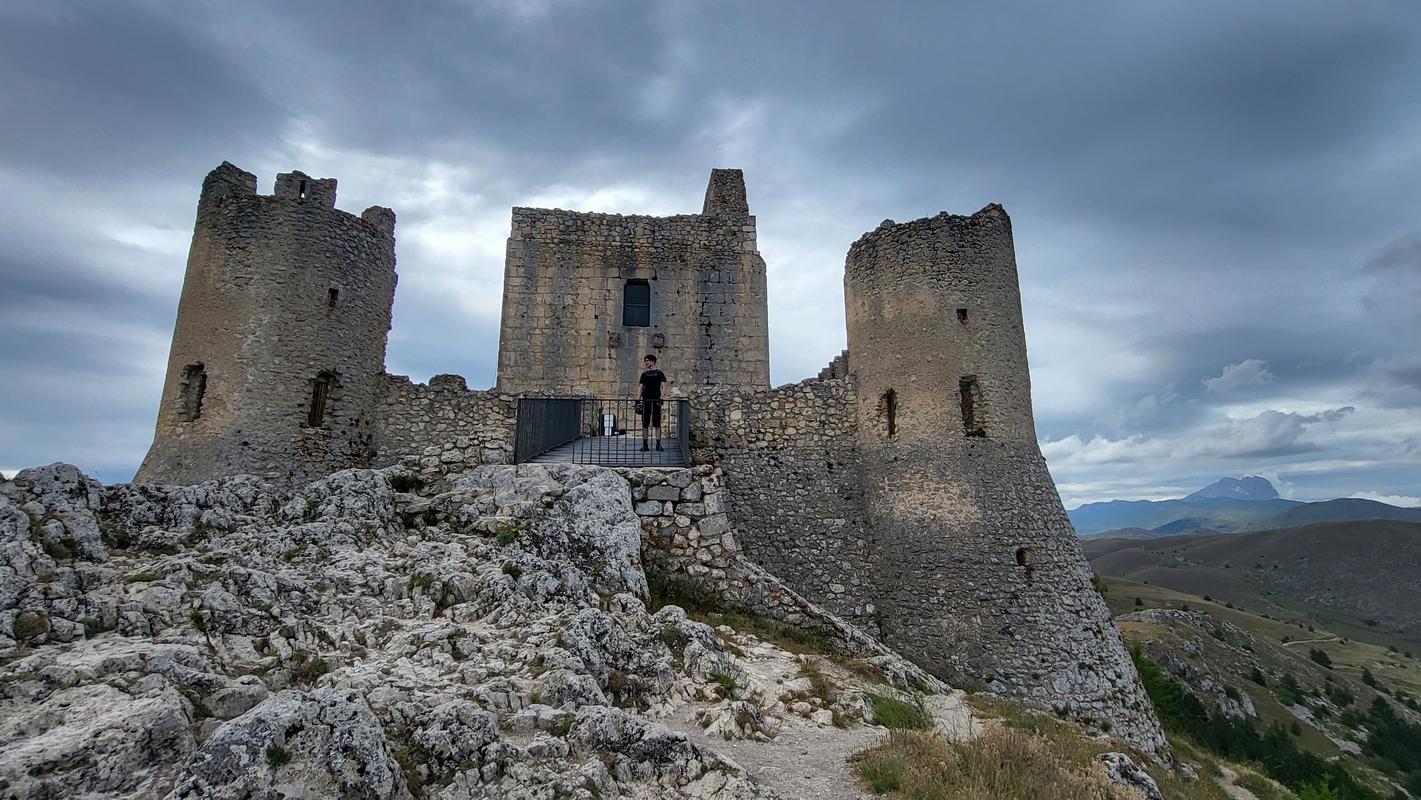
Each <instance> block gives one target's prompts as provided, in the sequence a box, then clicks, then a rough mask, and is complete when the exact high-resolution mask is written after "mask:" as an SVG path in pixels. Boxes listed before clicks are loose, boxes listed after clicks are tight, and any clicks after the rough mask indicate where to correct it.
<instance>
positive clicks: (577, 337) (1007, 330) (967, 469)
mask: <svg viewBox="0 0 1421 800" xmlns="http://www.w3.org/2000/svg"><path fill="white" fill-rule="evenodd" d="M335 186H336V182H335V181H334V180H332V179H320V180H317V179H312V178H309V177H308V176H306V175H304V174H302V173H299V172H293V173H288V174H283V175H280V176H278V178H277V183H276V191H275V194H274V195H273V196H261V195H258V194H257V193H256V178H255V176H253V175H251V174H249V173H246V172H243V171H242V170H240V169H238V168H236V167H234V166H232V165H231V164H226V163H224V164H223V165H222V166H220V167H218V168H217V169H215V170H213V172H212V173H211V174H209V175H208V177H207V180H206V181H205V182H204V184H203V190H202V196H201V199H200V201H199V203H198V213H197V225H196V230H195V232H194V236H193V243H192V249H191V252H190V255H189V258H188V266H187V276H186V280H185V282H184V286H183V291H182V300H181V302H180V305H179V311H178V320H177V326H176V329H175V333H174V337H173V345H172V351H171V355H170V357H169V363H168V370H167V376H166V381H165V385H164V389H163V397H162V400H161V403H160V406H159V415H158V422H157V428H156V432H155V436H154V442H153V446H152V449H151V450H150V451H149V453H148V456H147V458H145V460H144V462H143V465H142V467H141V468H140V469H139V471H138V475H137V477H136V480H137V481H139V482H147V483H195V482H199V481H202V480H206V479H209V478H212V477H216V476H222V475H232V474H240V473H251V474H256V475H261V476H264V477H266V478H268V479H271V480H274V481H278V482H285V483H288V484H300V483H305V482H309V481H311V480H315V479H318V478H321V477H324V476H326V475H328V474H330V473H332V472H334V471H336V470H340V469H343V468H347V467H356V466H384V465H390V464H396V463H405V464H407V465H409V466H411V467H413V468H415V469H417V470H418V471H419V472H420V473H422V474H423V475H424V477H426V478H427V479H429V480H431V481H440V480H446V479H447V478H449V477H450V476H454V475H460V474H464V473H466V472H468V471H470V470H472V469H473V468H474V467H476V466H478V465H481V464H502V463H511V462H513V461H515V460H519V459H520V458H521V459H526V456H527V455H528V453H527V452H524V451H523V450H520V448H519V444H518V442H519V441H520V438H519V437H520V436H522V435H523V433H522V431H520V417H521V418H522V419H523V423H521V424H527V421H528V420H529V419H531V418H533V417H535V416H537V415H536V414H534V413H533V412H532V411H531V410H530V409H534V408H541V407H542V406H537V405H536V404H538V403H548V402H565V401H557V400H549V398H592V397H625V396H627V394H628V393H629V387H630V385H631V384H632V381H633V380H634V378H635V376H636V374H637V372H638V370H639V369H640V361H641V357H642V355H643V354H645V353H658V354H660V356H661V358H662V363H663V364H664V365H665V367H666V369H667V371H668V372H669V373H670V374H672V376H673V378H674V381H675V383H674V387H675V388H676V389H677V391H678V393H680V394H681V396H683V397H684V400H685V406H684V407H685V408H687V409H688V414H689V416H688V419H687V420H686V428H687V436H688V441H689V445H688V452H687V453H686V454H685V455H686V456H688V457H689V460H690V461H691V462H693V463H694V464H695V465H697V470H698V472H697V474H711V473H707V472H706V470H712V471H713V474H714V477H715V478H716V480H718V481H719V483H720V485H721V488H722V490H721V491H719V492H718V493H717V494H716V495H714V497H710V496H707V497H705V498H700V497H689V496H687V495H686V494H685V492H686V491H687V489H676V488H674V487H672V488H669V491H670V492H671V494H674V495H676V496H674V497H673V496H669V495H668V496H665V497H663V496H661V494H658V493H656V492H661V491H662V490H667V489H668V487H665V486H652V487H650V488H649V489H643V490H639V494H638V497H637V500H638V501H640V502H639V504H638V513H639V514H644V515H647V516H645V519H646V520H647V522H645V524H646V525H648V526H650V527H651V528H652V529H651V530H650V535H652V536H656V535H658V531H661V530H663V529H664V531H672V532H676V531H681V530H689V531H693V532H694V533H695V534H696V535H697V536H700V537H713V536H716V535H719V534H721V533H725V532H728V530H733V532H734V534H735V537H736V540H737V541H738V545H739V547H740V548H741V550H742V551H743V554H744V555H745V556H748V557H749V558H750V559H751V560H753V561H754V562H756V563H758V564H759V565H760V566H761V567H763V568H764V569H766V570H768V572H769V573H772V574H773V575H774V576H776V577H777V578H778V579H780V580H782V581H783V582H784V583H785V584H787V585H788V586H789V587H791V588H792V589H793V590H794V591H796V592H798V593H799V594H801V595H803V596H804V597H805V598H807V599H808V600H810V601H812V602H814V603H816V604H818V605H819V606H821V607H823V608H825V609H827V610H829V611H831V612H833V613H835V614H838V615H839V616H841V617H843V618H844V619H846V620H848V621H850V622H853V623H855V624H857V625H859V626H861V627H863V628H864V629H866V630H868V631H869V632H871V633H873V634H875V635H877V636H878V637H879V638H880V639H881V640H882V641H883V642H885V643H886V644H888V645H890V646H891V647H894V648H896V649H898V650H900V651H901V652H903V653H905V654H907V655H908V656H909V657H910V658H912V659H913V660H915V661H917V662H918V663H919V664H920V665H921V666H923V667H924V668H926V669H927V670H929V671H930V672H932V673H934V674H936V675H938V676H940V677H942V678H944V679H946V680H948V681H949V682H953V683H957V684H958V685H969V686H979V687H983V688H986V689H989V690H991V691H994V692H997V693H1000V694H1006V695H1013V696H1017V697H1020V698H1022V699H1023V700H1024V701H1026V702H1028V703H1030V704H1032V705H1035V706H1037V707H1040V708H1044V709H1047V710H1051V711H1055V712H1056V713H1058V714H1060V715H1062V716H1069V717H1071V718H1074V719H1076V720H1078V721H1082V722H1085V723H1087V724H1089V725H1092V726H1094V727H1095V728H1096V729H1098V730H1105V731H1111V732H1113V733H1114V734H1116V735H1118V736H1121V737H1122V738H1125V739H1127V740H1130V741H1134V742H1136V743H1140V744H1142V745H1143V746H1146V747H1147V748H1148V749H1155V747H1156V746H1157V745H1158V743H1159V742H1160V741H1162V740H1161V738H1160V734H1159V728H1158V723H1157V722H1156V721H1155V719H1154V716H1153V713H1152V712H1151V710H1150V707H1149V701H1148V699H1147V698H1146V696H1145V693H1144V691H1143V689H1142V688H1141V686H1140V684H1139V679H1138V677H1137V675H1136V673H1135V670H1134V667H1133V665H1132V664H1131V661H1130V659H1129V656H1128V654H1127V653H1126V651H1125V647H1124V644H1123V640H1122V639H1121V637H1120V635H1119V633H1118V632H1117V631H1116V629H1115V628H1114V626H1113V625H1112V624H1111V621H1110V614H1109V612H1108V610H1107V608H1106V607H1105V604H1104V602H1103V601H1102V600H1101V598H1100V596H1099V595H1098V594H1097V593H1096V592H1095V590H1094V589H1093V587H1092V586H1091V582H1090V578H1091V573H1090V569H1089V567H1088V566H1087V563H1086V560H1085V558H1084V556H1083V554H1082V552H1081V549H1080V546H1079V544H1078V543H1077V541H1076V538H1075V535H1074V532H1073V530H1072V528H1071V525H1070V522H1069V521H1068V520H1067V517H1066V514H1065V511H1064V509H1063V507H1062V505H1061V501H1060V498H1059V496H1058V495H1057V493H1056V490H1055V486H1054V484H1053V483H1052V480H1051V476H1050V474H1049V472H1048V471H1047V468H1046V463H1045V460H1044V459H1043V458H1042V456H1041V452H1040V449H1039V447H1038V445H1037V442H1036V437H1035V426H1034V422H1033V419H1032V407H1031V386H1030V377H1029V373H1028V370H1027V358H1026V340H1025V335H1024V331H1023V324H1022V315H1021V298H1020V292H1019V289H1018V283H1017V270H1016V258H1015V252H1014V246H1013V241H1012V229H1011V221H1010V219H1009V218H1008V217H1007V214H1006V212H1005V211H1004V210H1003V209H1002V208H1001V207H1000V206H998V205H989V206H987V207H986V208H984V209H982V210H981V211H978V212H977V213H975V214H972V215H971V216H956V215H950V214H947V213H942V214H939V215H937V216H934V217H928V218H924V219H919V220H915V221H912V222H907V223H902V224H898V223H894V222H893V221H891V220H889V221H885V222H884V223H883V224H882V225H880V226H879V227H878V228H876V229H875V230H873V231H870V232H869V233H866V234H864V235H863V236H862V237H860V239H859V240H858V241H857V242H855V243H854V244H853V245H852V247H850V249H849V253H848V258H847V261H846V264H845V273H844V298H845V307H846V312H847V314H846V318H847V328H848V349H847V351H845V353H843V354H842V355H840V356H839V357H838V358H836V359H834V362H833V363H831V364H830V365H829V366H827V367H826V368H825V369H824V371H823V372H821V373H820V375H819V376H818V377H815V378H810V379H806V380H803V381H800V382H798V383H794V384H789V385H785V386H780V387H774V388H772V387H771V386H770V383H769V355H768V352H769V347H768V334H767V316H768V314H767V301H766V277H765V262H764V260H763V259H762V258H761V257H760V254H759V251H758V249H757V245H756V233H755V218H754V216H752V215H751V214H750V212H749V205H748V203H747V200H746V191H745V184H744V179H743V176H742V175H741V173H740V171H739V170H728V169H717V170H714V171H713V172H712V174H711V179H710V185H709V187H708V188H707V191H706V197H705V203H704V206H703V208H702V211H701V213H699V214H688V215H678V216H671V217H651V216H640V215H635V216H623V215H616V214H593V213H577V212H569V211H561V210H547V209H530V208H515V209H513V219H512V229H511V232H510V236H509V239H508V248H507V260H506V266H505V274H504V298H503V318H502V328H501V335H500V342H499V357H498V381H497V385H496V386H495V387H494V388H492V389H488V390H471V389H469V388H468V387H467V385H466V383H465V381H464V379H463V378H461V377H459V376H456V375H439V376H435V377H434V378H432V379H431V380H430V381H429V383H428V384H417V383H413V382H411V381H410V380H409V379H408V378H406V377H404V376H395V375H388V374H386V373H385V372H384V355H385V341H386V334H387V332H388V331H389V328H390V320H391V317H390V309H391V305H392V302H393V298H394V289H395V282H396V276H395V270H394V267H395V255H394V223H395V216H394V213H393V212H391V211H390V210H389V209H385V208H379V207H373V208H370V209H367V210H366V211H364V212H363V213H362V214H361V215H360V216H355V215H352V214H349V213H346V212H343V211H340V210H338V209H336V208H335V207H334V203H335ZM634 434H635V432H633V435H634ZM569 435H571V436H581V435H583V433H582V432H575V433H572V434H569ZM699 485H700V483H699V481H697V483H696V484H694V486H699ZM694 486H693V487H692V488H694ZM712 501H713V502H712ZM662 503H665V504H666V509H667V511H666V512H665V514H662V512H661V510H660V504H662ZM642 506H648V507H651V506H656V507H655V508H649V510H646V509H643V508H642ZM673 506H674V510H672V509H673ZM712 506H714V507H712ZM667 515H669V516H667ZM683 517H684V519H683ZM658 526H659V527H658ZM666 535H670V534H666ZM674 535H675V536H680V535H681V534H680V533H675V534H674ZM704 555H705V557H704V558H703V559H702V560H704V561H705V562H706V564H705V565H704V566H701V565H693V566H695V567H698V569H688V570H687V572H688V573H690V574H691V575H692V576H693V577H698V578H704V579H706V580H710V581H712V582H714V581H715V579H716V578H717V576H718V573H717V571H716V561H715V558H716V556H715V554H714V553H713V552H712V553H706V554H704Z"/></svg>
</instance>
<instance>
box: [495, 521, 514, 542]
mask: <svg viewBox="0 0 1421 800" xmlns="http://www.w3.org/2000/svg"><path fill="white" fill-rule="evenodd" d="M517 539H518V529H517V528H515V527H513V526H512V525H509V526H507V527H505V528H500V529H499V531H498V537H497V538H496V539H495V541H497V542H498V546H499V547H507V546H509V545H510V544H513V542H514V541H515V540H517Z"/></svg>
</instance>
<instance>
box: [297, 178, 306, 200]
mask: <svg viewBox="0 0 1421 800" xmlns="http://www.w3.org/2000/svg"><path fill="white" fill-rule="evenodd" d="M296 196H297V197H299V198H301V199H302V200H305V199H306V182H305V181H301V188H300V190H299V191H298V192H297V194H296Z"/></svg>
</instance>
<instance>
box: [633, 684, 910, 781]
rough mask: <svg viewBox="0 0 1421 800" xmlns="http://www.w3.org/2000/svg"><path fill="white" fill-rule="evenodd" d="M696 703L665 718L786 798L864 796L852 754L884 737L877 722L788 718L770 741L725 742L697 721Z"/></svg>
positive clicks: (676, 728)
mask: <svg viewBox="0 0 1421 800" xmlns="http://www.w3.org/2000/svg"><path fill="white" fill-rule="evenodd" d="M696 708H697V706H686V707H685V708H682V709H679V710H678V712H677V713H676V715H675V716H674V717H671V718H669V719H665V720H661V721H662V722H663V723H665V724H666V726H667V727H669V728H672V729H673V730H678V731H680V732H682V733H684V734H686V736H687V737H688V738H689V739H690V740H691V741H692V742H695V743H696V744H698V745H702V746H704V747H708V748H710V749H712V750H715V751H717V752H719V753H722V754H724V755H726V756H728V757H730V758H732V759H734V760H735V763H737V764H739V765H740V766H742V767H744V768H745V771H746V772H749V773H750V774H751V775H754V776H755V778H756V779H758V780H759V781H760V782H761V783H763V784H765V785H766V786H769V787H770V788H772V789H774V790H775V791H777V792H779V794H780V796H781V797H783V798H784V799H785V800H865V799H866V798H870V797H872V795H870V794H867V793H865V792H863V791H860V790H859V788H858V779H857V778H856V777H855V776H854V774H853V769H852V767H850V766H849V762H848V759H849V756H851V755H853V754H854V753H857V752H859V751H861V750H866V749H868V748H870V747H872V746H873V745H874V744H875V743H877V742H878V740H879V738H880V737H882V736H883V735H884V729H883V728H879V727H877V726H869V725H855V726H853V727H851V728H847V729H845V728H835V727H833V726H826V727H819V726H817V725H815V724H813V723H811V722H809V721H808V720H798V719H793V718H790V719H785V720H784V723H783V727H782V728H781V729H780V733H779V735H778V736H776V737H775V738H774V739H771V740H770V741H768V742H755V741H750V740H746V739H736V740H732V741H726V740H724V739H721V738H718V737H717V738H712V737H710V736H707V735H706V732H705V731H704V730H702V729H701V727H700V726H699V725H697V724H696V721H695V712H696Z"/></svg>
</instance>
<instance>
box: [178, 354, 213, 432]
mask: <svg viewBox="0 0 1421 800" xmlns="http://www.w3.org/2000/svg"><path fill="white" fill-rule="evenodd" d="M205 394H207V368H206V367H204V366H203V365H201V364H189V365H188V366H186V367H183V381H182V384H181V385H180V386H179V388H178V418H179V419H181V420H182V421H183V422H193V421H195V420H196V419H197V418H198V417H201V416H202V397H203V395H205Z"/></svg>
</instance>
